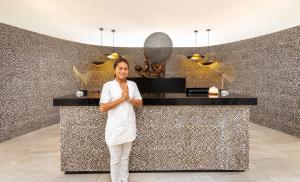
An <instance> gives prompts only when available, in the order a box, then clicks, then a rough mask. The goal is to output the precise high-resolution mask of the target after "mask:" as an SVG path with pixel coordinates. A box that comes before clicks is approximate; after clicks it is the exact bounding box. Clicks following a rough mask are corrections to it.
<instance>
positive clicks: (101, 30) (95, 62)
mask: <svg viewBox="0 0 300 182" xmlns="http://www.w3.org/2000/svg"><path fill="white" fill-rule="evenodd" d="M99 30H100V38H101V39H100V40H101V43H100V46H101V48H102V32H103V30H104V29H103V28H102V27H101V28H99ZM103 63H104V61H101V60H100V61H93V64H95V65H97V66H98V65H100V64H103Z"/></svg>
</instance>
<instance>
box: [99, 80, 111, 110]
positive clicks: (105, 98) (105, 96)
mask: <svg viewBox="0 0 300 182" xmlns="http://www.w3.org/2000/svg"><path fill="white" fill-rule="evenodd" d="M109 100H110V94H109V85H108V84H104V85H103V87H102V91H101V95H100V101H99V105H100V104H105V103H108V102H109Z"/></svg>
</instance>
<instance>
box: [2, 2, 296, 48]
mask: <svg viewBox="0 0 300 182" xmlns="http://www.w3.org/2000/svg"><path fill="white" fill-rule="evenodd" d="M299 9H300V1H299V0H130V1H129V0H127V1H125V0H1V1H0V22H2V23H6V24H9V25H13V26H17V27H20V28H24V29H27V30H31V31H34V32H39V33H42V34H46V35H50V36H53V37H58V38H62V39H67V40H72V41H76V42H81V43H87V44H96V45H100V44H101V39H100V31H99V28H100V27H103V28H104V31H103V45H105V46H112V33H111V32H110V30H111V29H116V33H115V46H118V47H143V44H144V41H145V39H146V38H147V36H148V35H150V34H151V33H153V32H165V33H167V34H168V35H169V36H170V37H171V39H172V41H173V46H175V47H193V46H195V40H194V38H195V34H194V30H195V29H197V30H199V32H198V36H197V45H198V46H206V45H207V32H206V31H205V30H206V29H207V28H210V29H212V31H211V33H210V44H223V43H228V42H233V41H238V40H243V39H248V38H252V37H257V36H260V35H264V34H268V33H272V32H276V31H279V30H283V29H286V28H290V27H294V26H297V25H300V11H299Z"/></svg>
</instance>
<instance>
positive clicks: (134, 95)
mask: <svg viewBox="0 0 300 182" xmlns="http://www.w3.org/2000/svg"><path fill="white" fill-rule="evenodd" d="M134 87H135V88H134V93H133V97H134V99H143V98H142V96H141V94H140V91H139V88H138V87H137V85H136V83H135V82H134Z"/></svg>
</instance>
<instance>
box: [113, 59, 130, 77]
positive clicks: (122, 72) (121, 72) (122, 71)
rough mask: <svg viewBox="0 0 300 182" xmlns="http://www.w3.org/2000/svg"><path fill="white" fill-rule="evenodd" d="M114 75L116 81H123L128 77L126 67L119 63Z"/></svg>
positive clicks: (124, 64)
mask: <svg viewBox="0 0 300 182" xmlns="http://www.w3.org/2000/svg"><path fill="white" fill-rule="evenodd" d="M115 75H116V78H118V79H125V78H126V77H127V76H128V65H127V64H126V63H124V62H120V63H119V64H118V65H117V67H116V69H115Z"/></svg>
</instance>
